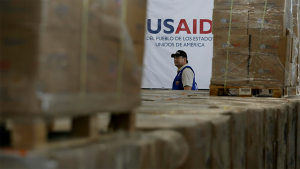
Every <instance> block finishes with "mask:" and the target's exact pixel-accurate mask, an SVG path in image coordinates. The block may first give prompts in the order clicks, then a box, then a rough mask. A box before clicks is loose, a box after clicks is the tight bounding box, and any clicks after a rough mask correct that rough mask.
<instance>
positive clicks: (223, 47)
mask: <svg viewBox="0 0 300 169" xmlns="http://www.w3.org/2000/svg"><path fill="white" fill-rule="evenodd" d="M227 41H228V35H214V44H213V45H214V46H213V47H214V48H213V53H214V55H227ZM230 43H231V44H230V47H229V55H234V56H236V55H247V54H249V36H248V35H232V36H230Z"/></svg>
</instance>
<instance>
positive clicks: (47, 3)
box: [0, 0, 82, 30]
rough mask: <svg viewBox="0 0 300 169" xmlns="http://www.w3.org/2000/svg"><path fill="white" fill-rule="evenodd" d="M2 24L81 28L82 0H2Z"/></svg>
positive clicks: (44, 27) (59, 28)
mask: <svg viewBox="0 0 300 169" xmlns="http://www.w3.org/2000/svg"><path fill="white" fill-rule="evenodd" d="M0 20H1V23H0V25H6V26H22V27H27V28H32V29H38V28H43V29H56V30H80V28H81V20H82V1H81V0H44V1H39V0H26V1H20V0H9V1H0Z"/></svg>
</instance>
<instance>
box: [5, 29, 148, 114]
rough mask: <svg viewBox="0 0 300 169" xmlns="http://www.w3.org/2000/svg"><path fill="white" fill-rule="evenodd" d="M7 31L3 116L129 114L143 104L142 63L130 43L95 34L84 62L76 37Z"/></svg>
mask: <svg viewBox="0 0 300 169" xmlns="http://www.w3.org/2000/svg"><path fill="white" fill-rule="evenodd" d="M1 31H2V32H1V35H0V39H1V46H0V48H1V50H0V55H1V60H0V62H1V64H0V65H1V68H0V78H1V85H0V88H1V105H2V106H1V110H0V111H1V113H2V114H1V115H4V116H9V115H46V114H50V115H54V116H58V115H78V114H89V113H95V112H103V111H110V112H111V111H114V112H124V111H130V110H132V109H133V108H135V107H137V106H138V105H139V104H140V95H139V92H140V83H141V82H140V81H141V72H142V64H141V60H142V58H137V57H136V55H135V54H134V48H133V44H132V43H130V42H131V41H130V40H129V39H127V40H126V41H124V42H123V43H124V44H123V45H121V44H122V41H120V40H116V39H107V38H104V37H103V36H102V35H101V33H98V34H97V33H95V32H89V33H88V37H87V42H86V43H87V51H86V53H83V55H82V56H81V52H82V50H83V48H82V46H81V44H82V41H81V40H82V35H81V33H79V32H76V31H73V32H72V31H59V32H56V31H34V30H32V29H24V28H23V29H19V28H15V29H13V28H9V29H3V27H2V30H1ZM122 47H123V48H122ZM139 56H140V57H143V56H142V55H139ZM122 57H123V59H121V58H122ZM83 58H84V59H83ZM82 59H83V60H82ZM84 60H86V61H84ZM45 105H47V106H46V107H45ZM3 113H4V114H3ZM5 113H6V114H5Z"/></svg>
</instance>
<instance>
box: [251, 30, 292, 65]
mask: <svg viewBox="0 0 300 169" xmlns="http://www.w3.org/2000/svg"><path fill="white" fill-rule="evenodd" d="M290 40H291V39H290V38H288V37H283V36H281V37H272V36H262V37H260V36H251V47H250V53H251V56H255V55H257V56H276V57H277V58H278V59H279V60H280V61H281V63H282V64H283V65H285V62H286V60H287V52H288V51H287V45H288V43H291V42H290ZM288 41H289V42H288Z"/></svg>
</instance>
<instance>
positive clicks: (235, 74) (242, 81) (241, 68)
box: [211, 54, 249, 86]
mask: <svg viewBox="0 0 300 169" xmlns="http://www.w3.org/2000/svg"><path fill="white" fill-rule="evenodd" d="M248 57H249V54H247V55H236V56H234V55H230V56H229V58H228V67H227V69H228V71H227V80H226V84H227V85H233V86H234V85H247V83H248V82H247V81H248V80H249V79H248V70H247V64H248ZM226 58H227V56H226V55H214V57H213V59H212V76H211V84H218V85H219V84H224V83H225V70H226Z"/></svg>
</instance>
